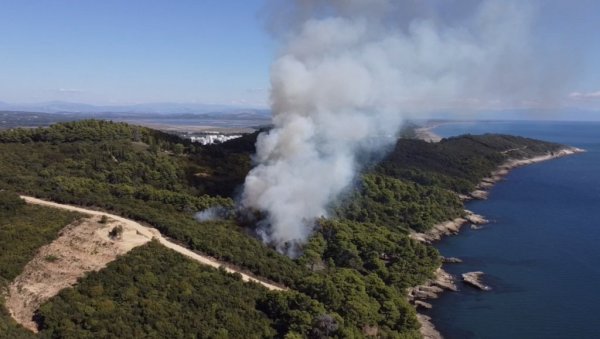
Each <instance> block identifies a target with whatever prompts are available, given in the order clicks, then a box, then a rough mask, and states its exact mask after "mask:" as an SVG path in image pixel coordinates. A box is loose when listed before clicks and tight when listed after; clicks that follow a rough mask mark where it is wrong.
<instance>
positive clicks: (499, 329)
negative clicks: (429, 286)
mask: <svg viewBox="0 0 600 339" xmlns="http://www.w3.org/2000/svg"><path fill="white" fill-rule="evenodd" d="M435 132H436V133H438V134H440V135H442V136H452V135H457V134H463V133H472V134H479V133H486V132H494V133H509V134H514V135H522V136H527V137H532V138H538V139H542V140H549V141H555V142H559V143H563V144H568V145H572V146H577V147H581V148H585V149H587V150H588V152H587V153H584V154H581V155H575V156H571V157H566V158H561V159H557V160H553V161H548V162H544V163H539V164H535V165H532V166H528V167H523V168H519V169H516V170H514V171H513V172H512V173H511V174H509V175H508V176H507V178H506V181H503V182H501V183H499V184H497V185H496V187H495V188H493V190H492V192H491V195H490V198H489V200H486V201H476V202H472V203H469V204H468V205H467V208H469V209H471V210H473V211H475V212H476V213H479V214H483V215H485V216H486V217H487V218H489V219H490V220H493V222H492V223H491V224H489V225H486V226H485V228H484V229H482V230H477V231H474V230H471V229H470V228H468V227H466V228H464V231H463V232H462V233H461V234H460V235H458V236H455V237H449V238H446V239H445V240H443V241H441V242H440V243H439V244H438V245H437V248H438V249H439V250H440V252H441V253H442V255H444V256H455V257H459V258H462V259H463V260H464V263H463V264H454V265H446V269H447V271H449V272H450V273H453V274H455V275H460V274H461V273H464V272H469V271H477V270H481V271H484V272H485V273H486V276H485V277H484V279H485V282H486V283H488V284H489V285H491V286H492V288H493V290H492V291H491V292H480V291H476V290H474V289H472V288H469V287H468V286H464V285H462V284H461V285H459V287H460V289H461V291H460V292H458V293H446V294H445V295H444V296H443V297H442V298H441V299H439V300H437V301H435V302H434V303H433V304H434V309H433V310H432V311H430V312H429V314H430V315H431V316H432V317H433V319H434V323H435V324H436V326H437V328H438V330H440V332H441V333H442V334H443V335H444V336H445V337H446V338H503V339H504V338H544V339H546V338H600V123H564V122H561V123H557V122H553V123H548V122H544V123H531V122H518V123H477V124H461V125H446V126H440V127H438V128H437V129H436V130H435Z"/></svg>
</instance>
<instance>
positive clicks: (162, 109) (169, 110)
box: [0, 101, 271, 117]
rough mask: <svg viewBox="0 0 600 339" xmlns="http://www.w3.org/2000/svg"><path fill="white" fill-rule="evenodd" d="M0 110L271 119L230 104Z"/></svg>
mask: <svg viewBox="0 0 600 339" xmlns="http://www.w3.org/2000/svg"><path fill="white" fill-rule="evenodd" d="M0 111H22V112H38V113H102V114H105V113H119V114H120V115H121V116H122V115H129V114H132V115H135V116H139V115H140V114H142V115H144V114H152V115H156V114H169V115H173V114H177V115H184V114H190V115H197V114H206V113H215V114H219V115H224V114H234V115H239V114H246V115H248V116H263V117H264V116H270V115H271V111H270V110H268V109H255V108H242V107H239V106H229V105H210V104H195V103H168V102H165V103H148V104H136V105H112V106H98V105H90V104H82V103H74V102H64V101H49V102H41V103H34V104H9V103H5V102H1V101H0Z"/></svg>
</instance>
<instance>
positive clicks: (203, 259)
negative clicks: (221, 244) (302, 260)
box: [21, 196, 285, 291]
mask: <svg viewBox="0 0 600 339" xmlns="http://www.w3.org/2000/svg"><path fill="white" fill-rule="evenodd" d="M21 198H22V199H23V200H25V201H26V202H27V203H29V204H34V205H41V206H47V207H52V208H59V209H63V210H68V211H74V212H79V213H82V214H87V215H93V216H102V215H106V216H107V217H108V218H110V219H114V220H116V221H118V222H120V223H123V224H126V225H127V226H128V227H130V228H133V229H135V230H136V232H138V233H139V235H142V236H145V237H147V238H149V239H152V238H156V239H157V240H158V241H159V242H160V243H161V244H162V245H163V246H165V247H167V248H170V249H172V250H173V251H175V252H178V253H181V254H183V255H184V256H186V257H188V258H191V259H193V260H195V261H197V262H199V263H201V264H203V265H208V266H212V267H215V268H219V267H224V268H225V270H226V271H227V272H229V273H239V274H240V275H241V276H242V279H243V280H244V281H252V282H256V283H259V284H261V285H262V286H264V287H266V288H268V289H269V290H272V291H283V290H285V289H284V288H281V287H279V286H276V285H273V284H269V283H267V282H264V281H261V280H258V279H256V278H253V277H251V276H249V275H247V274H245V273H243V272H240V271H237V270H235V269H232V268H229V267H227V266H225V265H224V264H223V263H221V262H219V261H217V260H215V259H213V258H211V257H208V256H204V255H200V254H198V253H196V252H193V251H191V250H189V249H187V248H185V247H183V246H181V245H178V244H175V243H173V242H171V241H169V240H167V239H166V238H164V237H163V236H162V235H161V234H160V232H159V231H158V230H156V229H154V228H150V227H146V226H143V225H141V224H139V223H138V222H135V221H133V220H131V219H126V218H123V217H120V216H118V215H114V214H110V213H105V212H100V211H94V210H90V209H85V208H81V207H76V206H71V205H65V204H58V203H55V202H51V201H46V200H42V199H37V198H33V197H28V196H21Z"/></svg>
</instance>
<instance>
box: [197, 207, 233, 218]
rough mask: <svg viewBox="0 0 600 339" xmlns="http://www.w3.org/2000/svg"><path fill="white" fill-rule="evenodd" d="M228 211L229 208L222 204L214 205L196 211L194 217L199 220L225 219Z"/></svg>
mask: <svg viewBox="0 0 600 339" xmlns="http://www.w3.org/2000/svg"><path fill="white" fill-rule="evenodd" d="M229 213H230V210H229V209H227V208H225V207H222V206H215V207H211V208H207V209H205V210H202V211H200V212H198V213H196V215H195V216H194V218H195V219H196V220H197V221H199V222H207V221H215V220H223V219H227V217H228V216H229Z"/></svg>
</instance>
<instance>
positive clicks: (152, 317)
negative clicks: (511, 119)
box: [0, 120, 560, 338]
mask: <svg viewBox="0 0 600 339" xmlns="http://www.w3.org/2000/svg"><path fill="white" fill-rule="evenodd" d="M257 134H258V133H254V134H250V135H246V136H244V137H243V138H240V139H236V140H232V141H229V142H226V143H223V144H217V145H211V146H201V145H196V144H191V143H190V142H188V141H186V140H183V139H180V138H179V137H177V136H173V135H169V134H166V133H163V132H159V131H155V130H152V129H148V128H144V127H138V126H133V125H128V124H125V123H114V122H109V121H98V120H85V121H78V122H70V123H60V124H56V125H53V126H51V127H49V128H37V129H13V130H8V131H3V132H0V190H4V191H3V192H7V193H5V194H4V195H6V196H9V195H10V194H9V193H8V191H13V192H18V193H21V194H28V195H33V196H37V197H40V198H47V199H51V200H53V201H57V202H64V203H71V204H76V205H82V206H91V207H94V208H100V209H105V210H107V211H111V212H114V213H116V214H120V215H122V216H124V217H129V218H132V219H135V220H138V221H142V222H145V223H147V224H149V225H151V226H153V227H156V228H157V229H159V230H160V231H161V232H162V233H163V234H164V235H166V236H168V237H170V238H171V239H173V240H174V241H176V242H179V243H181V244H183V245H185V246H186V247H188V248H190V249H192V250H196V251H199V252H202V253H205V254H208V255H211V256H213V257H215V258H217V259H220V260H222V261H224V262H227V263H229V264H231V265H233V266H236V267H239V268H241V269H243V270H245V271H247V272H250V273H254V274H256V275H258V276H260V277H263V278H266V279H268V280H271V281H273V282H276V283H280V284H284V285H285V286H287V287H289V289H290V291H287V292H267V291H266V290H264V289H263V288H262V287H260V286H258V285H254V284H247V283H242V282H241V281H240V279H239V277H237V276H235V275H230V274H226V273H225V272H224V271H219V270H214V269H209V268H206V267H202V266H200V265H199V264H197V263H195V262H190V261H188V260H187V259H184V258H183V257H181V256H179V255H178V254H176V253H174V252H171V251H169V250H167V249H165V248H163V247H162V246H161V245H159V244H156V243H150V244H149V245H146V246H143V247H141V248H138V249H135V250H133V251H132V252H130V253H129V254H127V255H125V256H123V257H122V258H120V259H118V260H117V261H115V262H113V263H111V264H109V266H108V267H107V268H106V269H104V270H102V271H100V272H97V273H92V274H89V275H88V276H87V277H85V278H84V279H82V280H81V281H80V282H79V284H78V285H76V286H75V287H74V288H72V289H67V290H63V291H62V292H61V293H60V294H59V295H58V296H57V297H55V298H53V299H51V300H50V301H49V302H48V303H46V304H45V305H43V306H42V308H41V309H40V311H39V314H38V317H37V318H38V322H39V324H40V326H41V327H40V328H41V329H42V331H41V336H42V337H52V338H86V337H106V338H110V337H117V336H118V334H122V336H120V337H123V338H126V337H150V338H160V337H170V338H188V337H190V338H191V337H194V338H195V337H203V338H237V337H240V336H242V337H253V336H252V335H254V337H261V338H266V337H278V338H284V337H285V338H301V337H309V338H326V337H332V338H347V337H365V336H367V335H373V336H379V337H384V338H416V337H419V333H418V328H419V325H418V322H417V320H416V317H415V311H414V308H413V307H412V306H411V305H409V304H408V302H407V301H406V297H405V289H406V288H407V287H410V286H413V285H416V284H418V283H421V282H423V281H424V280H425V279H427V278H429V277H431V276H432V274H433V272H434V270H435V269H436V268H437V267H439V265H440V264H441V262H440V258H439V254H438V253H437V251H436V250H435V249H434V248H433V247H431V246H429V245H424V244H421V243H418V242H415V241H413V240H411V239H410V238H409V237H408V234H409V232H410V231H411V230H416V231H425V230H427V229H429V228H430V227H432V226H433V225H434V224H436V223H439V222H441V221H445V220H448V219H453V218H455V217H457V216H460V215H462V214H463V213H464V211H463V205H462V202H461V201H460V200H459V199H458V196H457V194H456V193H467V192H469V191H471V190H473V189H474V187H475V185H476V184H477V182H479V181H480V180H481V178H483V177H485V176H487V175H489V173H490V172H491V171H492V170H493V169H494V168H495V167H497V166H498V165H499V164H501V163H502V162H503V161H505V160H506V159H507V158H508V157H524V156H530V155H533V154H540V153H543V152H550V151H555V150H557V149H558V148H560V145H556V144H550V143H544V142H539V141H536V140H531V139H526V138H519V137H511V136H504V135H483V136H470V135H468V136H462V137H456V138H449V139H444V140H442V142H440V143H436V144H431V143H427V142H424V141H419V140H414V139H412V138H410V137H411V136H412V134H411V133H410V131H406V132H404V135H405V136H407V137H406V138H401V139H399V140H398V142H397V144H396V145H395V147H394V148H393V150H392V151H391V152H390V153H389V154H388V155H387V156H386V157H385V158H384V159H383V160H381V161H380V162H378V163H375V164H372V165H370V166H368V167H367V168H366V169H365V171H364V172H363V173H362V174H361V177H360V178H358V182H357V185H356V186H355V187H354V188H353V189H352V190H350V191H348V192H347V193H346V194H345V195H344V196H343V197H342V199H340V201H338V202H336V203H335V204H334V206H331V211H332V216H333V217H332V218H330V219H322V220H318V222H317V225H316V228H315V233H314V235H313V236H312V237H311V239H310V241H309V242H308V243H307V244H306V245H304V247H303V248H302V251H303V254H302V255H301V256H300V257H299V258H296V259H290V258H288V257H286V256H284V255H281V254H279V253H278V252H276V251H275V250H274V249H273V248H270V247H268V246H266V245H264V244H263V243H262V242H261V241H260V240H259V239H258V238H257V237H256V236H255V234H254V229H253V225H251V224H247V222H245V221H243V220H239V219H238V218H237V217H236V213H235V211H234V205H235V203H234V197H235V195H236V193H237V189H239V186H240V185H241V184H242V183H243V180H244V178H245V175H246V173H247V172H248V171H249V170H250V169H251V167H252V160H251V157H252V154H253V153H254V143H255V141H256V137H257ZM0 198H1V199H2V201H0V204H5V205H6V208H5V209H6V211H7V212H2V213H8V214H10V213H14V211H15V210H17V209H23V208H27V209H30V211H28V213H14V214H13V215H15V216H17V219H15V221H11V222H10V225H11V226H10V227H13V228H18V229H26V228H27V226H26V224H27V221H26V220H24V219H23V218H25V217H23V216H24V215H29V216H31V217H32V218H35V216H34V215H35V213H33V212H34V211H36V208H34V207H33V206H23V205H22V204H21V203H19V200H18V199H17V200H14V199H11V198H10V197H2V195H0ZM4 200H6V202H4ZM11 201H12V202H13V203H11ZM15 201H16V202H15ZM215 206H220V207H224V208H225V209H229V210H230V211H231V213H229V217H228V218H226V219H225V220H220V221H210V222H203V223H200V222H198V221H196V220H195V219H194V214H195V213H196V212H197V211H199V210H202V209H206V208H208V207H215ZM38 210H39V211H42V210H43V209H41V208H38ZM39 213H42V212H39ZM59 215H60V213H54V214H53V215H52V216H40V215H38V217H39V218H49V219H48V220H55V221H56V225H55V226H54V228H53V230H54V231H51V230H48V232H49V233H48V234H47V235H45V236H43V237H40V238H39V239H37V240H35V241H31V242H29V243H28V244H27V245H28V246H29V247H27V248H22V249H18V248H17V249H12V248H11V249H10V250H9V251H7V252H6V255H17V256H22V255H23V259H21V262H22V264H19V263H14V262H13V261H10V262H5V261H4V260H3V259H2V258H3V257H2V256H0V275H4V274H6V276H3V277H4V279H5V280H8V281H9V280H10V279H12V278H14V275H15V274H18V272H19V270H20V268H22V265H24V263H26V262H27V260H28V259H27V258H29V257H30V256H31V255H32V254H31V251H35V249H36V248H38V247H39V246H41V245H42V244H44V243H47V242H48V241H51V239H52V236H53V235H52V234H56V232H57V231H58V229H60V228H61V227H62V226H61V225H65V224H66V223H68V222H69V221H70V220H73V218H76V216H74V215H69V214H65V215H63V217H62V219H60V217H59ZM57 218H58V220H57ZM69 218H70V219H69ZM4 220H5V219H4V218H3V219H1V220H0V224H2V225H4ZM6 220H9V221H10V220H12V219H10V218H8V219H6ZM44 225H48V223H45V224H44ZM3 227H4V226H3ZM10 227H8V228H7V231H6V232H8V233H7V234H10V232H11V231H10ZM45 227H46V226H45ZM47 227H50V226H47ZM0 231H1V232H5V231H4V229H2V230H0ZM52 232H54V233H52ZM13 233H14V231H13ZM23 234H24V236H26V234H27V233H26V232H24V233H23ZM3 240H4V237H0V246H5V245H4V243H2V241H3ZM6 246H8V247H11V246H15V245H14V241H13V242H7V244H6ZM19 246H25V245H24V244H23V245H18V246H17V247H19ZM8 247H7V248H8ZM1 248H2V249H4V247H1ZM11 251H13V252H11ZM11 253H12V254H11ZM27 253H29V254H27ZM2 254H4V252H2ZM2 254H0V255H2ZM24 254H25V255H24ZM27 255H29V257H27ZM6 272H8V273H6ZM2 319H4V320H2ZM0 321H2V324H0V326H8V325H5V324H10V322H9V321H8V320H6V315H0ZM13 325H14V324H13ZM13 325H10V326H13ZM1 329H2V327H0V330H1ZM241 334H243V335H241Z"/></svg>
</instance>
